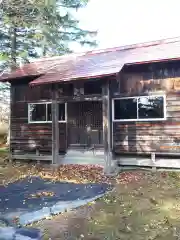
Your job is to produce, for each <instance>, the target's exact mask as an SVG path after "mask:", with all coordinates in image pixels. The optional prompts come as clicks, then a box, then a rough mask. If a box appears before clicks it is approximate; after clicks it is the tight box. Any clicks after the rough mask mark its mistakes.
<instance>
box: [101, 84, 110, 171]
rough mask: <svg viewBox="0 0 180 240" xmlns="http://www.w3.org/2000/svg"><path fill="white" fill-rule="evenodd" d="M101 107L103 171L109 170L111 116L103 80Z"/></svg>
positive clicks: (105, 85)
mask: <svg viewBox="0 0 180 240" xmlns="http://www.w3.org/2000/svg"><path fill="white" fill-rule="evenodd" d="M102 109H103V142H104V160H105V170H104V171H105V173H106V174H110V172H111V161H112V157H111V120H110V119H111V118H110V91H109V82H108V81H106V82H104V84H103V86H102Z"/></svg>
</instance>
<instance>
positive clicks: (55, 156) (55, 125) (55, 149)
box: [51, 84, 59, 164]
mask: <svg viewBox="0 0 180 240" xmlns="http://www.w3.org/2000/svg"><path fill="white" fill-rule="evenodd" d="M57 98H58V88H57V85H55V84H54V85H52V108H51V111H52V164H58V162H59V121H58V118H59V107H58V102H57Z"/></svg>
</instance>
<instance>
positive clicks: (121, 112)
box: [113, 96, 166, 121]
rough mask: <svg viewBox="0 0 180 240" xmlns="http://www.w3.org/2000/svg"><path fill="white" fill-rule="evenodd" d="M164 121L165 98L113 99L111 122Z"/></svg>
mask: <svg viewBox="0 0 180 240" xmlns="http://www.w3.org/2000/svg"><path fill="white" fill-rule="evenodd" d="M165 119H166V99H165V96H140V97H129V98H119V99H113V121H149V120H154V121H155V120H165Z"/></svg>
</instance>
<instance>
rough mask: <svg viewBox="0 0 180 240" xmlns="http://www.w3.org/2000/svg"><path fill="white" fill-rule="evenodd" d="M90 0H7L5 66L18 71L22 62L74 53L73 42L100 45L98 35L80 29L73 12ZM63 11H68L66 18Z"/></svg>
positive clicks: (0, 43)
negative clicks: (95, 39) (71, 47)
mask: <svg viewBox="0 0 180 240" xmlns="http://www.w3.org/2000/svg"><path fill="white" fill-rule="evenodd" d="M87 2H88V1H87V0H61V1H60V0H26V1H25V0H3V1H2V3H1V16H2V17H1V19H0V21H1V22H0V23H1V33H0V35H1V36H0V50H1V49H4V50H3V51H1V60H4V64H5V63H7V65H8V66H9V65H10V66H11V69H12V68H15V67H17V66H18V65H19V59H21V61H22V60H23V62H27V61H28V60H29V59H30V58H34V57H40V56H54V55H61V54H64V53H66V52H70V51H71V49H69V46H68V44H69V42H73V41H76V42H79V43H80V44H88V45H96V42H95V41H94V40H93V37H94V36H95V34H96V33H95V32H91V31H87V30H83V29H81V28H79V27H78V23H79V22H78V21H77V20H76V19H75V18H74V17H73V12H72V11H73V10H74V9H78V8H80V7H84V6H85V5H86V4H87ZM62 9H64V11H66V14H65V15H62V14H61V13H62Z"/></svg>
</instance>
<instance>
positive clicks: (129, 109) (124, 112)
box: [114, 98, 137, 119]
mask: <svg viewBox="0 0 180 240" xmlns="http://www.w3.org/2000/svg"><path fill="white" fill-rule="evenodd" d="M114 118H115V119H136V118H137V99H136V98H127V99H121V100H119V99H118V100H114Z"/></svg>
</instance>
